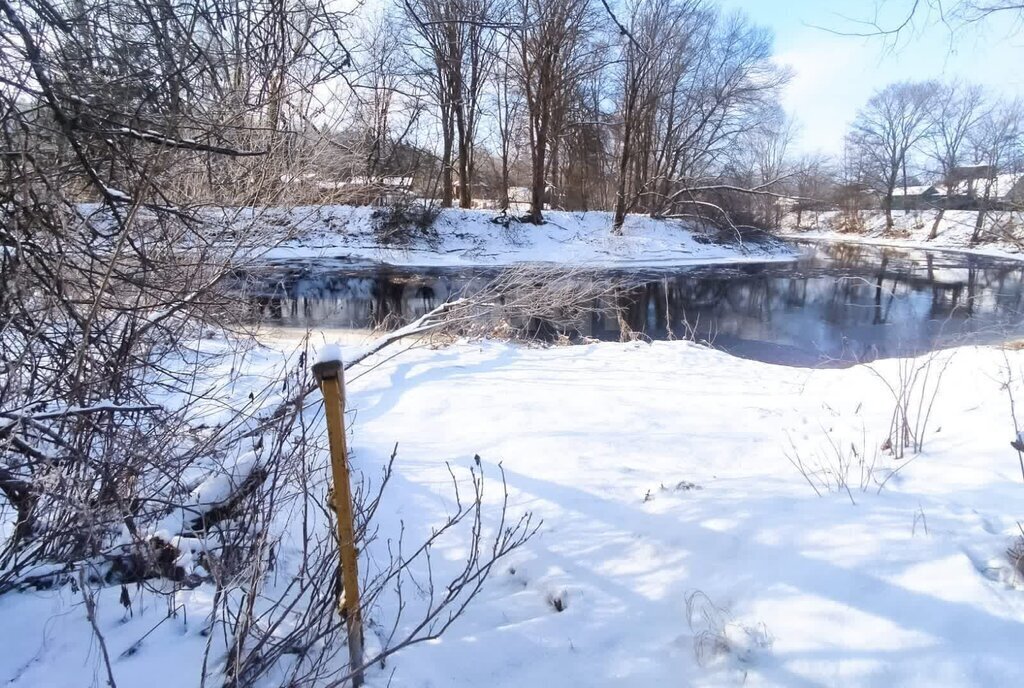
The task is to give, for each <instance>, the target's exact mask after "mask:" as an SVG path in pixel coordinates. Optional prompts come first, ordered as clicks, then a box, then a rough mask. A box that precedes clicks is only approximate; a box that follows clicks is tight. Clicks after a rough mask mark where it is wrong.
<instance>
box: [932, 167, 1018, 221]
mask: <svg viewBox="0 0 1024 688" xmlns="http://www.w3.org/2000/svg"><path fill="white" fill-rule="evenodd" d="M979 167H984V169H985V170H986V173H989V172H991V171H992V170H993V168H991V167H988V166H979ZM936 189H937V190H938V192H939V195H940V196H941V197H942V198H943V199H945V200H944V201H943V205H945V207H947V208H954V209H960V210H971V209H975V208H977V207H978V205H979V203H981V202H983V201H985V203H986V206H987V207H989V208H999V207H1020V206H1022V205H1024V173H1019V172H1004V173H1002V174H992V175H991V176H990V177H975V178H971V179H962V180H960V181H959V182H957V183H956V184H954V185H953V186H952V187H950V188H949V191H948V193H947V187H946V186H945V185H943V184H940V185H938V186H936ZM985 199H987V201H986V200H985Z"/></svg>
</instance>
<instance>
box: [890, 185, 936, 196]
mask: <svg viewBox="0 0 1024 688" xmlns="http://www.w3.org/2000/svg"><path fill="white" fill-rule="evenodd" d="M932 193H936V189H935V187H934V186H932V185H927V186H908V187H907V188H906V190H904V188H903V187H902V186H897V187H896V188H895V189H893V190H892V195H893V196H903V195H906V196H927V195H928V194H932Z"/></svg>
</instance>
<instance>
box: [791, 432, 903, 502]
mask: <svg viewBox="0 0 1024 688" xmlns="http://www.w3.org/2000/svg"><path fill="white" fill-rule="evenodd" d="M822 435H823V436H824V437H825V446H824V447H819V448H817V449H815V450H814V451H813V453H811V454H810V455H809V456H806V455H805V454H804V453H803V452H801V451H800V449H799V448H798V447H797V445H796V443H795V442H794V440H793V438H792V437H790V438H789V445H790V449H789V451H787V452H786V453H785V455H786V459H788V460H789V462H790V463H791V464H793V467H794V468H796V469H797V471H799V473H800V475H802V476H803V477H804V480H806V481H807V484H808V485H810V486H811V489H812V490H814V493H815V494H817V495H818V496H819V497H821V496H822V495H824V494H827V493H829V492H841V493H844V494H846V496H847V497H849V499H850V503H852V504H856V503H857V502H856V500H855V499H854V495H853V493H854V491H858V492H866V491H867V490H868V489H869V488H870V487H873V486H877V487H878V490H879V491H881V489H882V486H883V485H884V484H885V480H887V479H888V478H885V479H883V480H881V481H879V480H878V471H877V468H876V466H877V463H878V449H877V447H872V448H871V449H869V445H868V441H867V432H866V430H865V429H864V428H863V426H862V428H861V435H860V438H859V441H857V440H853V439H850V440H847V439H846V438H837V437H836V433H834V432H832V431H830V430H827V429H825V428H822Z"/></svg>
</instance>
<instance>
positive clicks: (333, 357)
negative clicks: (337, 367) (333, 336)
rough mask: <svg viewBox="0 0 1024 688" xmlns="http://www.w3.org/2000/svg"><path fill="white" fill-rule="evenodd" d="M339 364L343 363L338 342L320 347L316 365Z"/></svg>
mask: <svg viewBox="0 0 1024 688" xmlns="http://www.w3.org/2000/svg"><path fill="white" fill-rule="evenodd" d="M337 362H341V346H340V345H339V344H338V343H337V342H330V343H327V344H324V345H323V346H322V347H320V350H319V351H318V352H317V355H316V363H337Z"/></svg>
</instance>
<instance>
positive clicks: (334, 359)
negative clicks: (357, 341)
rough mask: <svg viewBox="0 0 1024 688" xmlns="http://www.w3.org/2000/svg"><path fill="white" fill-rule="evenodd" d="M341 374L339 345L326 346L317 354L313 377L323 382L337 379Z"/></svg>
mask: <svg viewBox="0 0 1024 688" xmlns="http://www.w3.org/2000/svg"><path fill="white" fill-rule="evenodd" d="M340 373H341V347H340V346H339V345H337V344H333V343H332V344H324V345H323V346H322V347H321V348H320V350H319V351H318V352H317V356H316V362H315V363H313V375H314V376H315V377H316V379H317V380H319V381H320V382H323V381H324V380H327V379H334V378H337V377H338V376H339V375H340Z"/></svg>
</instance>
